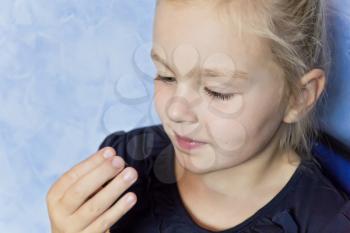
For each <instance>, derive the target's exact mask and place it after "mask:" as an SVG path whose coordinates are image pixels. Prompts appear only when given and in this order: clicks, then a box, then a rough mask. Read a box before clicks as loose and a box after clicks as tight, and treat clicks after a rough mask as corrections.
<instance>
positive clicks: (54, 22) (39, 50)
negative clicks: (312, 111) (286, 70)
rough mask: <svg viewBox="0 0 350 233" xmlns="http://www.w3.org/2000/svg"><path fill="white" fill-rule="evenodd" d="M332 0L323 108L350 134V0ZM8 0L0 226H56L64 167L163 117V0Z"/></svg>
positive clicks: (1, 25) (2, 32) (335, 128)
mask: <svg viewBox="0 0 350 233" xmlns="http://www.w3.org/2000/svg"><path fill="white" fill-rule="evenodd" d="M333 2H334V6H333V10H332V12H333V18H332V21H333V22H334V23H335V26H336V27H334V28H333V32H334V34H335V36H336V37H335V39H334V40H335V41H336V43H335V44H336V46H335V52H336V53H335V58H336V59H335V60H336V69H335V70H334V72H333V73H334V74H333V79H335V81H334V82H333V81H331V82H333V84H332V83H331V84H332V85H331V87H330V89H329V93H330V97H331V98H330V99H329V101H328V104H327V107H326V108H325V109H324V111H323V113H322V116H321V117H322V119H323V127H324V128H326V129H327V130H328V131H329V132H331V134H333V135H335V136H336V137H338V138H341V139H342V140H343V141H344V142H346V143H348V142H350V140H349V139H350V133H349V132H350V130H349V129H350V125H349V124H350V123H349V119H350V116H349V109H350V103H349V101H348V100H349V99H350V93H349V92H350V91H349V90H350V82H349V72H350V69H349V65H350V63H349V56H350V32H349V27H350V16H349V12H350V10H348V9H350V4H349V2H348V1H346V0H344V1H340V0H339V1H333ZM0 3H1V4H0V107H1V109H0V232H10V233H19V232H38V233H39V232H40V233H42V232H49V222H48V216H47V211H46V206H45V195H46V192H47V190H48V188H49V187H50V186H51V185H52V183H53V182H54V181H55V180H56V179H57V178H58V177H59V176H60V175H61V174H62V173H63V172H65V171H66V170H68V169H69V168H70V167H72V166H73V165H74V164H76V163H78V162H79V161H81V160H83V159H85V158H86V157H87V156H88V155H90V154H91V153H93V152H94V151H96V149H97V147H98V145H99V143H100V142H101V141H102V139H103V138H104V137H105V136H106V135H107V134H108V133H110V132H112V131H116V130H121V129H123V130H129V129H132V128H136V127H139V126H144V125H152V124H157V123H159V119H158V117H157V115H156V113H155V111H154V109H153V103H152V94H153V87H152V84H153V83H152V76H153V75H154V73H155V70H154V67H153V65H152V64H151V61H150V58H149V50H150V46H151V40H152V38H151V36H152V17H153V13H154V6H155V0H133V1H128V0H103V1H102V0H101V1H97V0H85V1H83V0H60V1H58V0H51V1H47V0H1V1H0ZM345 129H347V130H345ZM349 144H350V143H349Z"/></svg>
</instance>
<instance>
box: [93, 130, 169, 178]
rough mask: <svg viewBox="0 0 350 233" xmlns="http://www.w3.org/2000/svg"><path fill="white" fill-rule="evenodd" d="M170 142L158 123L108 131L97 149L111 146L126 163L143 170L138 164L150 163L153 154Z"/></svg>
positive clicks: (153, 156) (155, 154) (156, 153)
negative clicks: (126, 129) (127, 129)
mask: <svg viewBox="0 0 350 233" xmlns="http://www.w3.org/2000/svg"><path fill="white" fill-rule="evenodd" d="M170 143H171V142H170V139H169V138H168V136H167V134H166V133H165V132H164V128H163V126H162V125H161V124H158V125H150V126H144V127H139V128H135V129H132V130H129V131H125V130H120V131H115V132H113V133H110V134H108V135H107V136H106V137H105V138H104V139H103V141H102V143H101V144H100V145H99V149H102V148H103V147H106V146H110V147H113V148H114V149H115V150H116V152H117V155H118V156H121V157H122V158H123V159H124V160H125V162H126V164H127V165H129V166H133V167H135V168H136V169H137V168H140V169H141V170H144V169H145V168H141V167H140V166H143V167H144V166H145V165H150V164H149V163H151V162H152V161H153V160H154V158H155V156H157V155H158V154H159V152H160V151H162V150H163V149H164V148H166V147H167V146H168V145H169V144H170ZM141 172H142V171H141Z"/></svg>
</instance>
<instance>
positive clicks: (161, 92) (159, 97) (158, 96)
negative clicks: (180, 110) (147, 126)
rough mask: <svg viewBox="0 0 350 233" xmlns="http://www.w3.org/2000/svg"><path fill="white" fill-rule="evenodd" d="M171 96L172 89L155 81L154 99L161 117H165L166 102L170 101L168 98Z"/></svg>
mask: <svg viewBox="0 0 350 233" xmlns="http://www.w3.org/2000/svg"><path fill="white" fill-rule="evenodd" d="M169 98H170V90H167V88H166V87H164V85H162V84H160V83H157V82H155V84H154V95H153V101H154V106H155V110H156V112H157V113H158V115H159V117H160V119H163V117H164V113H165V108H166V103H167V102H168V99H169Z"/></svg>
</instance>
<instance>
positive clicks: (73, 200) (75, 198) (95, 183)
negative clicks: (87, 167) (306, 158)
mask: <svg viewBox="0 0 350 233" xmlns="http://www.w3.org/2000/svg"><path fill="white" fill-rule="evenodd" d="M113 164H117V165H118V167H115V166H114V165H113ZM123 168H124V160H123V159H122V158H121V157H120V156H114V157H113V160H112V158H111V159H109V160H105V161H104V162H103V163H102V164H101V165H99V166H97V167H96V168H95V169H93V170H92V171H90V172H89V173H87V174H85V175H84V176H83V177H81V178H80V179H79V180H77V182H75V183H74V184H73V185H71V186H70V187H69V188H68V189H67V191H66V192H65V193H64V194H63V196H62V198H61V199H60V200H59V201H60V203H61V205H62V206H63V208H64V210H65V211H66V213H67V214H73V212H75V211H76V210H77V208H78V207H79V206H81V205H82V204H83V203H84V202H85V201H86V200H87V198H88V197H89V196H90V195H91V194H92V193H93V192H95V191H96V190H97V189H98V188H99V187H101V186H102V185H103V184H104V183H105V182H106V181H107V180H109V179H111V178H113V177H114V176H116V175H117V174H118V173H119V172H120V171H121V170H123Z"/></svg>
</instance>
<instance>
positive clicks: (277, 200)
mask: <svg viewBox="0 0 350 233" xmlns="http://www.w3.org/2000/svg"><path fill="white" fill-rule="evenodd" d="M105 146H111V147H113V148H114V149H115V150H116V151H117V154H118V155H119V156H121V157H123V158H124V160H125V162H126V163H127V166H132V167H134V168H135V169H136V170H137V171H138V174H139V179H138V180H137V181H136V182H135V183H134V184H133V185H132V186H131V187H130V188H129V189H128V190H126V191H125V192H124V193H126V192H129V191H132V192H135V194H136V195H137V197H138V201H137V203H136V204H135V206H134V207H133V208H132V209H131V210H130V211H129V212H127V213H126V214H125V215H124V216H123V217H122V218H121V219H120V220H119V221H118V222H116V223H115V224H114V225H113V226H112V227H111V228H110V232H116V233H141V232H142V233H209V232H212V231H209V230H206V229H204V228H202V227H200V226H199V225H197V224H196V223H195V222H194V221H193V220H192V218H191V217H190V215H189V213H188V212H187V210H186V209H185V207H184V205H183V203H182V200H181V197H180V194H179V190H178V188H177V183H176V179H175V173H174V159H175V157H174V148H173V145H172V143H171V141H170V139H169V137H168V136H167V134H166V133H165V131H164V128H163V126H162V125H153V126H147V127H142V128H136V129H133V130H130V131H127V132H125V131H117V132H114V133H112V134H110V135H108V136H107V137H106V138H105V139H104V140H103V142H102V143H101V145H100V147H99V148H100V149H101V148H103V147H105ZM213 211H215V210H213ZM248 232H249V233H350V201H349V196H348V195H347V194H346V193H345V192H344V191H343V190H342V189H341V188H340V187H337V186H336V184H335V183H333V182H332V181H331V180H330V178H329V177H328V176H327V175H326V174H325V173H324V170H323V168H322V166H321V165H320V164H319V162H318V161H317V159H316V158H313V159H311V160H303V161H302V162H301V163H300V165H299V166H298V168H297V169H296V171H295V172H294V174H293V175H292V177H291V178H290V180H289V181H288V183H287V184H286V185H285V186H284V187H283V189H282V190H281V191H280V192H279V193H278V194H277V195H276V196H275V197H274V198H273V199H272V200H271V201H269V202H268V203H267V204H266V205H264V206H263V207H262V208H260V209H259V210H258V211H257V212H255V214H253V215H252V216H250V217H249V218H247V219H246V220H244V221H243V222H241V223H240V224H238V225H236V226H232V227H231V228H229V229H226V230H224V231H220V233H248Z"/></svg>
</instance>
